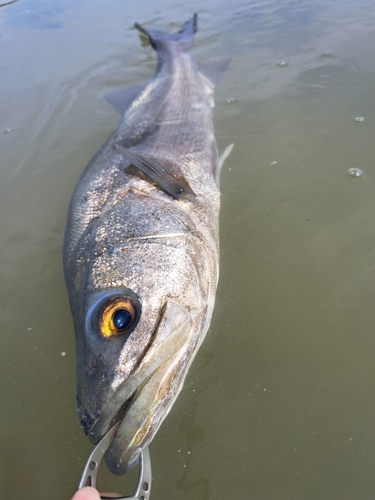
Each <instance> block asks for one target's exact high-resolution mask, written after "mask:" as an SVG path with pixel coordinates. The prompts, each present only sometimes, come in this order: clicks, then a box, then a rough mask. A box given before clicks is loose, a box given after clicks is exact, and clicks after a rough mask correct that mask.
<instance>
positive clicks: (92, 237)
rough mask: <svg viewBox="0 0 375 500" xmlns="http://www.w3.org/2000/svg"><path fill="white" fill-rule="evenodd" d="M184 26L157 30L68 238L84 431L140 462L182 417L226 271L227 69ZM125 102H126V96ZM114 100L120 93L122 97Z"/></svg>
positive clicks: (80, 192) (82, 193) (81, 187)
mask: <svg viewBox="0 0 375 500" xmlns="http://www.w3.org/2000/svg"><path fill="white" fill-rule="evenodd" d="M196 22H197V19H196V16H194V17H193V18H192V19H191V20H190V21H188V22H187V23H186V24H185V26H184V28H183V29H182V30H181V32H180V33H177V34H165V33H162V32H159V31H146V30H144V29H143V28H141V27H140V26H138V25H137V27H138V29H139V30H140V31H141V32H142V33H143V34H145V35H146V36H147V37H148V38H149V40H150V43H151V45H152V46H153V48H154V49H155V50H156V53H157V56H158V64H157V71H156V76H155V78H154V79H153V80H152V81H151V82H150V83H149V84H143V85H141V86H139V87H137V88H135V89H132V90H130V92H128V93H127V95H125V96H123V98H122V101H121V106H122V107H123V110H124V114H123V117H122V119H121V121H120V123H119V126H118V127H117V129H116V130H115V132H114V133H113V134H112V135H111V137H110V138H109V140H108V142H107V143H106V144H105V145H104V146H103V147H102V149H101V150H100V151H99V152H98V153H97V154H96V155H95V156H94V158H93V159H92V160H91V162H90V163H89V165H88V166H87V167H86V169H85V171H84V173H83V175H82V177H81V179H80V180H79V182H78V185H77V187H76V189H75V192H74V194H73V197H72V200H71V204H70V209H69V215H68V222H67V227H66V233H65V242H64V274H65V281H66V284H67V288H68V293H69V299H70V305H71V310H72V316H73V321H74V328H75V333H76V359H77V408H78V414H79V418H80V420H81V425H82V427H83V428H84V430H85V432H86V434H87V435H88V437H89V438H90V440H91V441H92V442H93V443H97V442H98V441H99V440H100V439H101V438H102V437H103V435H104V434H105V433H106V432H107V431H108V430H109V428H110V427H112V425H114V424H115V423H116V422H118V421H120V420H121V424H120V427H119V429H118V431H117V434H116V437H115V439H114V441H113V443H112V445H111V447H110V448H109V450H108V451H107V453H106V457H105V458H106V462H107V465H108V467H109V468H110V470H111V471H112V472H113V473H115V474H123V473H124V472H126V471H127V470H128V469H129V468H131V467H133V466H134V465H135V464H136V462H137V458H138V454H139V451H140V449H142V448H143V447H144V446H146V445H147V444H148V443H149V442H150V441H151V439H152V438H153V436H154V435H155V433H156V431H157V429H158V428H159V426H160V424H161V423H162V421H163V419H164V418H165V416H166V415H167V414H168V412H169V410H170V408H171V406H172V405H173V403H174V401H175V399H176V397H177V395H178V394H179V392H180V390H181V388H182V385H183V382H184V379H185V376H186V373H187V371H188V368H189V366H190V365H191V363H192V361H193V358H194V356H195V354H196V352H197V350H198V348H199V346H200V344H201V343H202V341H203V339H204V336H205V334H206V332H207V329H208V327H209V324H210V320H211V316H212V312H213V308H214V302H215V293H216V287H217V282H218V273H219V225H218V217H219V204H220V193H219V189H218V176H219V170H220V160H219V158H218V154H217V147H216V141H215V137H214V132H213V124H212V109H213V106H214V100H213V90H214V85H215V83H216V82H217V81H218V80H219V79H220V76H221V74H222V73H223V71H224V70H225V67H226V65H227V63H224V62H221V63H219V64H216V65H211V66H209V65H208V66H206V67H204V68H202V71H200V70H198V68H197V66H196V64H195V63H194V61H193V60H192V58H191V56H190V54H189V49H190V47H191V45H192V41H193V37H194V33H195V31H196ZM117 97H118V96H117ZM109 100H111V99H109Z"/></svg>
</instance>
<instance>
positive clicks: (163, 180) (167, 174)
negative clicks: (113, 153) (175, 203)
mask: <svg viewBox="0 0 375 500" xmlns="http://www.w3.org/2000/svg"><path fill="white" fill-rule="evenodd" d="M116 149H117V151H118V152H119V153H120V154H122V156H123V157H124V158H125V159H126V160H128V162H130V163H131V164H132V165H134V166H135V167H137V168H138V169H139V170H140V171H141V172H143V173H144V174H146V175H147V176H148V177H149V178H150V179H152V180H153V181H154V182H156V184H158V186H160V187H161V188H162V189H163V190H164V191H166V192H167V193H168V194H170V195H171V196H173V198H175V199H179V198H180V196H181V195H183V194H192V195H194V196H195V193H194V191H193V190H192V189H191V187H190V186H189V183H188V181H187V180H186V179H185V177H184V175H183V173H182V172H181V170H180V169H179V167H178V166H177V165H176V164H171V163H170V162H168V160H165V161H163V162H161V161H160V160H159V159H158V158H156V157H153V156H150V155H147V154H141V153H137V152H135V151H131V150H130V149H125V148H123V147H122V146H119V145H118V144H116ZM163 164H164V165H163Z"/></svg>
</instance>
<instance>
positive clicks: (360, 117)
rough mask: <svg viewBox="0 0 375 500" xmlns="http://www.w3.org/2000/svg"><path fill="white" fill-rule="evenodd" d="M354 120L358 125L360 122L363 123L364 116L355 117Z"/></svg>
mask: <svg viewBox="0 0 375 500" xmlns="http://www.w3.org/2000/svg"><path fill="white" fill-rule="evenodd" d="M354 119H355V121H356V122H358V123H361V122H364V121H365V117H364V116H356V117H355V118H354Z"/></svg>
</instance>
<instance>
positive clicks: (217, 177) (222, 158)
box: [215, 144, 234, 189]
mask: <svg viewBox="0 0 375 500" xmlns="http://www.w3.org/2000/svg"><path fill="white" fill-rule="evenodd" d="M233 146H234V144H229V146H227V147H226V148H225V149H224V152H223V153H222V154H221V156H220V158H219V159H218V161H217V166H216V169H215V183H216V186H217V188H218V189H219V188H220V172H221V169H222V168H223V165H224V162H225V160H226V159H227V158H228V156H229V155H230V153H231V151H232V149H233Z"/></svg>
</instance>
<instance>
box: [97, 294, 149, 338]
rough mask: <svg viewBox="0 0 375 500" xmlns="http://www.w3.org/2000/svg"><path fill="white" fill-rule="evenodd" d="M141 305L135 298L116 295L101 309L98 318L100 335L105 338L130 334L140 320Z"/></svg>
mask: <svg viewBox="0 0 375 500" xmlns="http://www.w3.org/2000/svg"><path fill="white" fill-rule="evenodd" d="M139 309H140V308H139V304H136V301H135V300H134V299H133V297H130V296H126V295H115V296H112V297H110V299H109V300H107V301H106V302H105V303H104V304H103V305H102V307H101V309H100V312H99V317H98V323H99V324H98V326H99V333H100V335H101V336H102V337H103V338H106V339H108V338H113V337H119V336H120V335H123V334H125V333H130V332H131V330H132V329H133V328H134V327H135V326H136V324H137V322H138V319H139V312H140V311H139Z"/></svg>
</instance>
